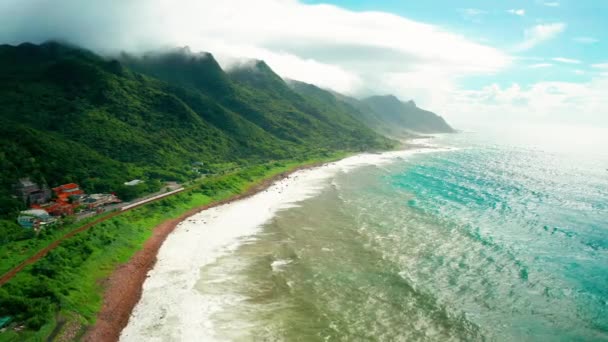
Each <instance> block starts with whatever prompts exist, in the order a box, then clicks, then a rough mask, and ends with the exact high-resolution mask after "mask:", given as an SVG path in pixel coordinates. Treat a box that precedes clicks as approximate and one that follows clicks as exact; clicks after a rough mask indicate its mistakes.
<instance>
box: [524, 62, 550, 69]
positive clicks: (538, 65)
mask: <svg viewBox="0 0 608 342" xmlns="http://www.w3.org/2000/svg"><path fill="white" fill-rule="evenodd" d="M552 66H553V64H551V63H536V64H531V65H529V66H528V68H530V69H540V68H548V67H552Z"/></svg>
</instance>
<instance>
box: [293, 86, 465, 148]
mask: <svg viewBox="0 0 608 342" xmlns="http://www.w3.org/2000/svg"><path fill="white" fill-rule="evenodd" d="M289 85H290V86H291V87H292V89H293V90H294V91H295V92H297V93H298V94H300V95H302V96H304V97H306V98H307V99H308V100H309V101H311V102H316V103H319V104H323V105H325V106H331V107H333V108H340V109H341V110H342V111H344V112H346V113H350V114H351V115H353V116H354V117H355V118H356V119H358V120H361V121H362V122H364V123H365V124H366V125H367V126H368V127H371V128H373V129H374V130H375V131H377V132H379V133H380V134H383V135H387V136H391V137H398V138H407V137H412V136H414V134H413V133H416V132H417V133H451V132H454V130H453V129H452V127H450V126H449V125H448V124H447V123H446V122H445V120H444V119H443V118H442V117H440V116H439V115H437V114H435V113H432V112H429V111H426V110H424V109H420V108H418V107H416V104H415V103H414V102H413V101H408V102H402V101H400V100H399V99H398V98H396V97H395V96H393V95H387V96H372V97H369V98H366V99H363V100H358V99H355V98H352V97H349V96H345V95H342V94H339V93H335V92H330V91H326V90H323V89H320V88H318V87H316V86H314V85H312V84H307V83H303V82H298V81H290V82H289Z"/></svg>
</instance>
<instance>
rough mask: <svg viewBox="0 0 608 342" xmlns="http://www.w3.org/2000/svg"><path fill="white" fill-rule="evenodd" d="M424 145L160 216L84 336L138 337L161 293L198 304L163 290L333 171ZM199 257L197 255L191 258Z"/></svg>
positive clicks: (108, 285)
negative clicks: (162, 219)
mask: <svg viewBox="0 0 608 342" xmlns="http://www.w3.org/2000/svg"><path fill="white" fill-rule="evenodd" d="M423 149H426V148H424V147H423ZM420 151H421V150H414V149H411V150H404V151H392V152H385V153H377V154H361V155H356V156H353V157H349V158H345V159H343V160H340V161H337V162H333V163H327V164H323V165H313V166H307V167H301V168H297V169H295V170H293V171H291V172H286V173H283V174H280V175H277V176H275V177H272V178H271V179H268V180H266V181H264V182H262V183H261V184H259V185H257V186H255V187H254V188H252V189H250V190H249V191H247V192H246V193H244V194H241V195H237V196H235V197H232V198H230V199H227V200H225V201H220V202H217V203H213V204H210V205H207V206H204V207H201V208H195V209H192V210H190V211H188V212H187V213H184V214H183V215H182V216H180V217H179V218H176V219H173V220H169V221H166V222H163V223H162V224H160V225H159V226H157V227H155V228H154V233H153V235H152V237H150V239H148V240H147V241H146V243H145V245H144V246H143V249H142V250H141V251H139V252H137V253H136V254H135V255H134V256H133V257H132V258H131V259H130V260H129V262H127V263H125V264H123V265H121V266H119V267H118V268H117V269H116V270H115V271H114V272H113V273H112V275H111V276H110V277H109V278H108V279H106V280H105V281H104V283H103V285H104V287H105V289H106V290H105V292H104V303H103V307H102V310H101V311H100V313H99V315H98V318H97V321H96V323H95V325H94V326H93V327H92V328H91V329H89V331H88V332H87V334H86V335H85V340H87V341H99V340H103V341H115V340H118V339H119V336H120V340H125V341H129V340H137V339H138V338H140V337H138V333H137V330H138V329H141V328H139V322H141V323H144V322H149V320H155V319H157V318H158V317H161V316H162V313H159V311H158V310H159V309H160V308H162V304H161V303H156V299H160V300H162V301H165V303H164V304H165V305H184V306H191V307H192V306H195V303H179V300H178V299H179V298H182V294H180V293H178V292H172V293H165V288H166V289H167V290H168V291H173V289H174V287H175V284H176V283H177V282H180V283H181V284H180V286H182V287H184V288H185V289H188V288H191V287H192V286H193V281H194V280H195V279H196V276H197V269H198V268H199V266H202V265H204V264H207V263H210V262H211V261H213V260H214V259H215V258H217V257H218V256H219V255H221V254H222V253H226V252H228V251H229V250H230V249H231V248H236V246H238V244H240V243H242V241H239V238H242V237H244V236H248V235H251V234H253V233H255V232H256V230H257V229H258V228H259V227H260V226H261V225H262V224H264V223H265V222H267V221H268V220H269V219H270V218H272V217H273V215H274V214H275V213H276V212H278V211H280V210H284V209H287V208H289V207H291V206H293V205H296V203H297V202H298V201H301V200H304V199H306V198H308V197H310V196H314V195H315V194H316V193H318V191H320V190H321V189H322V188H323V187H324V186H326V184H325V181H326V180H328V179H329V178H330V177H331V175H333V174H335V173H336V172H348V170H350V169H352V168H356V167H358V166H361V165H370V164H377V165H381V164H383V163H388V162H390V161H391V160H394V159H395V158H399V157H404V156H407V155H410V154H412V153H416V152H420ZM195 256H196V257H197V258H198V259H197V260H196V261H193V260H192V258H193V257H195ZM176 275H179V277H176ZM169 289H171V290H169ZM142 294H143V299H142ZM157 296H160V297H162V298H157ZM140 299H142V300H141V301H140ZM138 303H139V304H138ZM151 307H154V308H155V309H152V308H151ZM184 309H185V310H188V309H187V308H186V307H185V308H184ZM191 310H193V308H191ZM209 310H210V311H209V312H208V313H207V314H209V315H210V314H212V308H210V309H209ZM161 311H162V310H161ZM157 314H159V315H160V316H157ZM186 316H187V315H186ZM145 317H149V319H147V318H145ZM129 322H131V323H129ZM133 322H137V323H133ZM128 323H129V325H128ZM144 324H145V323H144ZM125 327H127V328H126V329H125V330H124V331H123V329H124V328H125ZM199 328H200V327H193V330H192V331H191V334H192V335H189V337H192V338H194V337H200V336H201V335H200V334H201V332H202V330H200V329H199ZM121 331H122V335H121ZM182 337H184V336H182ZM184 338H186V339H187V337H184Z"/></svg>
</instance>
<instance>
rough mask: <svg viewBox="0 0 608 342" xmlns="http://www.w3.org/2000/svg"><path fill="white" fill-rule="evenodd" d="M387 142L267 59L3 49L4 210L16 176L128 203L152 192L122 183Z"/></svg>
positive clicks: (0, 158) (51, 47)
mask: <svg viewBox="0 0 608 342" xmlns="http://www.w3.org/2000/svg"><path fill="white" fill-rule="evenodd" d="M130 68H131V69H133V70H136V71H137V72H134V71H131V70H130ZM138 72H141V73H144V74H146V75H145V76H144V75H143V74H140V73H138ZM153 77H155V78H153ZM390 146H392V142H390V141H389V140H387V139H385V138H383V137H381V136H379V135H377V134H376V133H373V132H372V131H371V130H369V129H368V128H367V127H365V126H363V124H361V123H360V122H359V121H357V120H355V119H354V118H353V117H352V116H351V115H350V114H348V113H345V112H344V111H343V110H341V109H336V108H334V107H331V106H324V105H319V104H318V103H313V102H309V101H308V100H307V99H305V98H303V97H302V96H300V95H298V94H296V93H295V92H293V91H292V90H291V89H290V88H289V87H287V85H286V84H285V83H284V82H283V80H281V78H280V77H278V76H277V75H276V74H274V73H273V72H272V70H270V68H269V67H268V66H267V65H266V64H264V63H263V62H258V63H256V65H255V67H254V68H248V69H244V70H238V71H235V72H234V73H231V74H226V73H225V72H224V71H223V70H222V69H221V68H220V67H219V65H218V64H217V62H216V61H215V60H214V59H213V56H211V55H210V54H199V55H195V54H191V53H189V52H188V51H182V50H176V51H172V52H168V53H166V54H159V55H154V56H147V57H142V58H134V57H130V56H127V55H123V56H122V57H121V61H120V62H119V61H117V60H106V59H104V58H101V57H99V56H96V55H95V54H93V53H91V52H88V51H85V50H81V49H78V48H74V47H69V46H66V45H62V44H58V43H45V44H42V45H33V44H22V45H19V46H16V47H14V46H8V45H3V46H0V166H2V168H1V171H0V204H1V205H0V215H3V216H4V217H10V216H14V215H15V213H16V212H17V211H18V210H20V209H23V204H22V203H19V202H18V201H15V200H13V199H12V198H11V197H10V193H11V186H12V184H14V183H15V182H16V181H17V179H19V178H22V177H30V178H32V179H34V180H36V181H38V182H40V183H46V184H48V185H50V186H57V185H59V184H62V183H67V182H77V183H79V184H81V186H82V187H83V188H84V190H85V191H87V192H107V191H116V192H118V193H119V194H120V195H122V196H123V197H125V198H124V199H127V200H128V199H131V198H133V197H135V196H138V195H141V194H142V193H144V192H149V191H155V190H158V188H157V189H153V188H152V187H151V186H147V187H144V188H143V189H139V190H140V191H138V189H137V188H135V189H127V188H125V187H124V186H123V185H122V184H123V183H124V182H126V181H129V180H131V179H134V178H139V179H145V180H146V181H147V184H148V185H151V184H154V185H160V182H158V181H169V180H176V181H185V180H189V179H192V178H193V177H196V176H197V174H196V173H195V172H193V170H192V163H194V162H204V163H205V164H211V163H215V164H217V163H223V162H235V163H237V164H239V165H251V164H256V163H259V162H264V161H267V160H276V159H294V158H299V159H306V158H308V157H313V156H322V155H324V154H326V153H327V152H328V151H332V150H333V151H335V150H350V151H360V150H365V149H382V148H388V147H390ZM153 180H156V182H154V181H153ZM140 188H142V187H140ZM159 188H160V186H159Z"/></svg>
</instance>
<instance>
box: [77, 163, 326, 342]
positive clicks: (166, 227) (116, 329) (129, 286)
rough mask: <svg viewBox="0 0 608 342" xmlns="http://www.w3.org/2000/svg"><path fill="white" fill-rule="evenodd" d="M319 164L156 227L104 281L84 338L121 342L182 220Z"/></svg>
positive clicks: (272, 179)
mask: <svg viewBox="0 0 608 342" xmlns="http://www.w3.org/2000/svg"><path fill="white" fill-rule="evenodd" d="M316 166H319V165H318V164H317V165H311V166H303V167H299V168H296V169H294V170H293V171H290V172H284V173H281V174H279V175H276V176H274V177H272V178H270V179H267V180H265V181H263V182H262V183H260V184H258V185H256V186H255V187H253V188H251V189H249V190H248V191H247V192H245V193H243V194H240V195H235V196H233V197H231V198H229V199H226V200H223V201H218V202H215V203H212V204H209V205H206V206H203V207H199V208H194V209H191V210H189V211H187V212H185V213H184V214H182V215H181V216H180V217H178V218H176V219H172V220H167V221H165V222H163V223H161V224H160V225H158V226H156V227H155V228H154V232H153V234H152V236H151V237H150V238H149V239H148V240H147V241H146V242H145V244H144V245H143V248H142V249H141V250H140V251H139V252H137V253H135V255H133V257H132V258H131V259H130V260H129V261H128V262H127V263H125V264H123V265H120V266H119V267H117V268H116V269H115V270H114V272H113V273H112V274H111V275H110V277H109V278H108V279H107V280H106V281H105V282H104V285H105V291H104V299H103V306H102V308H101V311H100V312H99V314H98V315H97V321H96V322H95V325H93V326H92V327H91V328H90V329H89V330H88V331H87V333H86V334H85V336H84V340H85V341H90V342H98V341H118V338H119V336H120V332H121V331H122V330H123V329H124V327H125V326H126V325H127V323H128V322H129V317H130V316H131V312H132V311H133V308H134V307H135V305H136V304H137V302H138V301H139V299H140V298H141V294H142V285H143V284H144V282H145V280H146V278H147V275H148V272H149V271H150V270H151V269H152V267H154V264H156V256H157V253H158V250H159V249H160V247H161V246H162V244H163V242H164V241H165V239H166V238H167V236H169V234H171V232H173V230H174V229H175V228H176V227H177V226H178V225H179V223H180V222H182V221H184V220H186V219H187V218H188V217H191V216H193V215H195V214H197V213H200V212H202V211H205V210H207V209H210V208H213V207H217V206H221V205H225V204H228V203H231V202H234V201H238V200H240V199H243V198H247V197H249V196H252V195H254V194H256V193H259V192H260V191H263V190H265V189H267V188H268V187H270V186H271V185H272V184H273V183H274V182H276V181H277V180H280V179H283V178H285V177H288V176H289V175H290V174H291V173H294V172H297V171H299V170H302V169H306V168H311V167H316Z"/></svg>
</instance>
